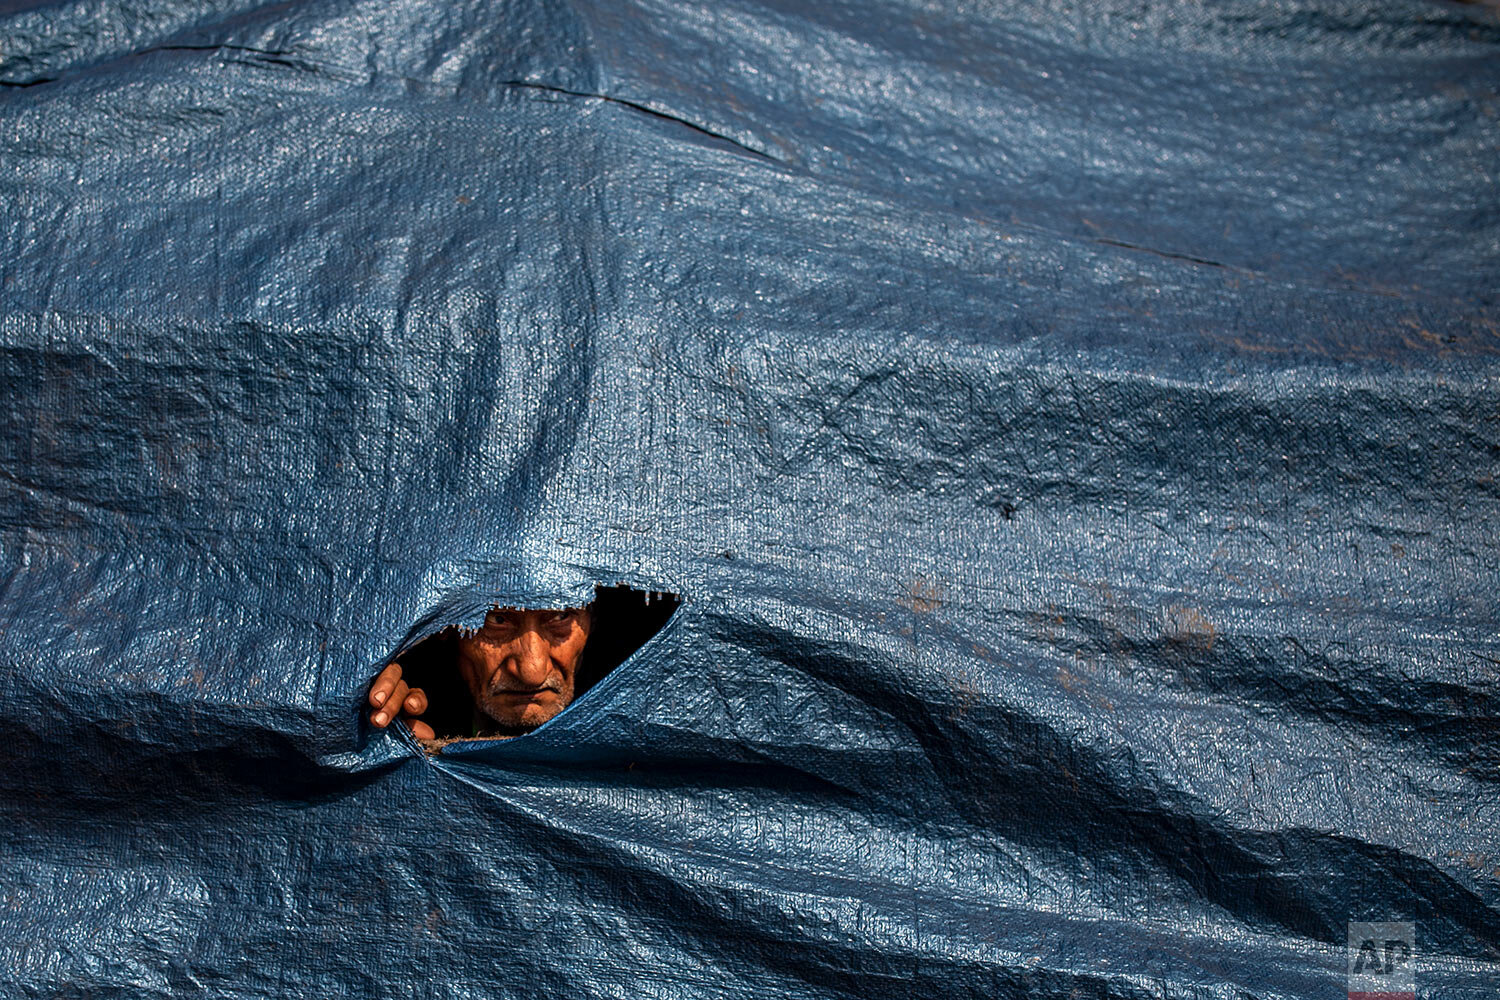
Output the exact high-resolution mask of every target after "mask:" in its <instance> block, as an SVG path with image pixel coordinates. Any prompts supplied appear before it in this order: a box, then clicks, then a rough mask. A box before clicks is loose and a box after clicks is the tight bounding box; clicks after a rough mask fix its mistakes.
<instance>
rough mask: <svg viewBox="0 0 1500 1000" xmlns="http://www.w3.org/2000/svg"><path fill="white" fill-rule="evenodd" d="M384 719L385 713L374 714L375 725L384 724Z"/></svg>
mask: <svg viewBox="0 0 1500 1000" xmlns="http://www.w3.org/2000/svg"><path fill="white" fill-rule="evenodd" d="M385 719H386V715H385V713H384V712H380V713H377V714H376V716H375V725H377V726H383V725H385Z"/></svg>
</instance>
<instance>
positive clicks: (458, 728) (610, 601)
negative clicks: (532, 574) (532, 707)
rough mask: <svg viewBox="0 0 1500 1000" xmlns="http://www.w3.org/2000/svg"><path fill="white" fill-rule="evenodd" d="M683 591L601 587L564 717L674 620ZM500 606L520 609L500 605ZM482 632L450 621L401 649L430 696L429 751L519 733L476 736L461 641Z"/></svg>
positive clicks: (412, 676) (407, 670)
mask: <svg viewBox="0 0 1500 1000" xmlns="http://www.w3.org/2000/svg"><path fill="white" fill-rule="evenodd" d="M681 603H682V599H681V597H680V596H679V595H677V594H673V593H666V592H660V591H645V590H638V589H636V588H634V587H630V586H626V585H617V586H611V587H605V586H597V587H595V589H594V599H593V601H591V602H590V603H589V605H588V608H589V612H590V618H591V627H590V631H589V636H588V641H587V643H586V644H585V646H584V651H583V655H582V656H581V658H580V660H579V663H578V667H577V673H576V676H575V680H574V691H573V697H572V700H571V701H570V702H569V704H568V706H567V707H566V708H564V709H563V711H562V712H560V713H558V714H559V715H562V714H565V713H566V712H567V711H568V710H569V709H571V708H572V707H573V706H575V705H577V704H578V702H579V701H581V700H582V699H583V698H584V697H585V696H586V695H587V694H588V692H589V690H590V689H591V688H592V687H593V686H594V685H595V684H597V683H598V682H599V681H601V680H603V679H604V677H606V676H607V675H608V674H609V673H610V672H612V671H613V670H614V669H615V668H617V667H618V666H620V665H621V664H622V663H624V662H625V661H626V660H627V659H629V658H630V657H631V656H632V655H633V654H634V653H635V652H636V651H637V650H638V649H640V648H641V647H642V646H644V645H645V644H646V643H647V642H649V641H650V640H651V639H652V637H653V636H655V635H656V634H657V633H658V632H660V631H661V630H662V629H663V628H664V627H665V626H666V624H667V622H668V621H670V620H671V618H672V615H673V614H674V613H675V612H676V610H677V608H678V607H679V606H680V605H681ZM492 607H493V608H494V609H495V610H502V611H503V610H518V609H515V608H514V606H513V605H510V604H506V603H498V602H497V603H496V604H494V605H493V606H492ZM476 631H477V628H476V627H474V626H468V625H449V626H448V627H446V628H444V629H442V630H441V631H439V632H437V633H436V634H434V635H431V636H429V637H427V638H425V639H423V640H422V641H420V642H418V643H417V644H415V645H414V646H412V647H411V648H409V649H407V650H405V651H404V652H402V653H400V654H399V656H397V657H396V660H397V661H398V662H399V663H400V664H401V670H402V676H403V678H404V679H405V680H406V682H407V684H409V685H410V686H411V687H413V688H421V689H422V691H423V692H425V693H426V695H427V702H428V709H427V711H426V712H424V713H423V714H422V716H421V719H422V721H423V722H425V723H427V725H429V726H430V727H432V730H433V732H434V734H435V738H433V739H420V740H418V741H417V742H419V743H420V744H421V745H422V746H423V748H424V749H426V750H427V751H429V752H440V751H441V750H442V749H443V748H444V747H446V746H449V745H450V744H453V743H478V742H490V741H494V740H499V739H508V738H514V737H513V736H505V735H494V734H482V735H475V720H476V718H478V717H481V716H482V713H478V712H477V709H476V706H475V701H474V697H473V695H472V694H471V693H470V690H469V688H468V685H467V684H465V682H464V679H463V677H462V676H461V674H460V670H459V666H458V663H459V642H460V640H461V639H462V638H463V637H465V636H468V635H472V634H473V633H474V632H476Z"/></svg>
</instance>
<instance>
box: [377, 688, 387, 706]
mask: <svg viewBox="0 0 1500 1000" xmlns="http://www.w3.org/2000/svg"><path fill="white" fill-rule="evenodd" d="M385 699H386V694H385V692H384V691H376V692H375V704H377V705H384V704H385Z"/></svg>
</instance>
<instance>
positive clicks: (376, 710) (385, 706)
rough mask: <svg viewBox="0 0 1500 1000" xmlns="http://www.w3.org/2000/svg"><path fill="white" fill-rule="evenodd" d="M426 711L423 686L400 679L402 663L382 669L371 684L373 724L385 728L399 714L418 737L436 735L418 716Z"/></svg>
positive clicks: (428, 737)
mask: <svg viewBox="0 0 1500 1000" xmlns="http://www.w3.org/2000/svg"><path fill="white" fill-rule="evenodd" d="M425 711H427V695H426V694H425V693H424V692H423V691H422V689H421V688H411V687H407V686H406V682H405V681H404V680H402V679H401V664H399V663H392V664H390V665H389V666H387V667H386V668H385V669H384V670H382V671H381V672H380V676H378V677H376V678H375V683H374V684H371V685H370V725H372V726H374V727H375V728H376V729H384V728H385V727H386V726H388V725H390V724H391V719H392V718H394V717H396V715H397V713H399V715H400V718H401V721H402V722H404V723H406V725H407V728H408V729H410V730H411V734H412V735H413V736H415V737H416V738H417V739H419V740H430V739H434V738H435V737H436V736H437V733H434V732H433V731H432V727H431V726H429V725H428V724H427V723H425V722H423V721H422V720H421V719H419V718H417V716H419V715H421V714H422V713H423V712H425Z"/></svg>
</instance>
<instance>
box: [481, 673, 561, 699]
mask: <svg viewBox="0 0 1500 1000" xmlns="http://www.w3.org/2000/svg"><path fill="white" fill-rule="evenodd" d="M537 691H554V692H556V693H557V694H562V678H561V677H559V676H557V675H556V674H548V675H547V679H546V680H545V681H543V682H542V683H541V684H540V685H539V686H537V687H522V686H520V685H517V684H512V683H509V682H507V681H499V682H491V683H490V687H489V693H490V694H503V693H506V692H515V693H517V694H526V693H530V692H537Z"/></svg>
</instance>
